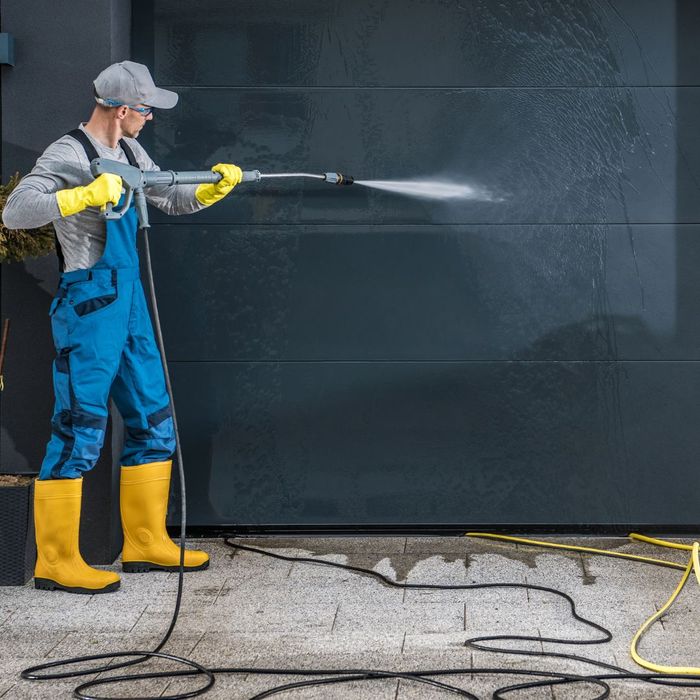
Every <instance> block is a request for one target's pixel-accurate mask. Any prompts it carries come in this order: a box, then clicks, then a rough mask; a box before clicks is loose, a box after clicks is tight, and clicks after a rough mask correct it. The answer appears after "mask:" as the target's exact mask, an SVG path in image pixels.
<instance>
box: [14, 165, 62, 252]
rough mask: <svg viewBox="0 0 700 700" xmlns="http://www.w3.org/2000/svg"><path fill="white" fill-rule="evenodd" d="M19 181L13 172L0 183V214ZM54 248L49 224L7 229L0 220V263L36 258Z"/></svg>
mask: <svg viewBox="0 0 700 700" xmlns="http://www.w3.org/2000/svg"><path fill="white" fill-rule="evenodd" d="M19 181H20V176H19V173H15V174H14V175H13V176H12V177H11V178H10V180H9V182H8V183H7V184H0V216H1V215H2V211H3V209H4V208H5V202H7V198H8V197H9V196H10V192H12V190H14V188H15V187H16V186H17V183H18V182H19ZM54 250H55V245H54V229H53V226H52V225H51V224H46V226H42V227H41V228H36V229H21V228H20V229H8V228H6V227H5V225H4V224H3V223H2V221H1V220H0V263H2V262H13V261H14V262H19V261H21V260H24V259H25V258H37V257H39V256H41V255H48V254H49V253H51V252H53V251H54Z"/></svg>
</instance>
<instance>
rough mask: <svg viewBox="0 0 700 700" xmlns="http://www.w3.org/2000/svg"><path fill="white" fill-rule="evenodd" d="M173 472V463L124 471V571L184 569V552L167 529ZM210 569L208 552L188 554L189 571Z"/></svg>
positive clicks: (186, 562)
mask: <svg viewBox="0 0 700 700" xmlns="http://www.w3.org/2000/svg"><path fill="white" fill-rule="evenodd" d="M171 468H172V462H171V461H168V462H151V463H150V464H139V465H137V466H135V467H122V472H121V487H120V497H121V503H120V509H121V514H122V528H123V529H124V549H123V550H122V568H123V569H124V571H126V572H129V573H141V572H144V571H151V570H153V569H156V570H160V571H177V570H178V569H179V567H180V548H179V547H178V546H177V545H176V544H175V543H174V542H173V541H172V540H171V539H170V537H169V535H168V532H167V530H166V529H165V516H166V512H167V509H168V496H169V494H170V470H171ZM208 566H209V555H208V554H207V553H206V552H201V551H199V550H186V551H185V571H200V570H201V569H206V568H207V567H208Z"/></svg>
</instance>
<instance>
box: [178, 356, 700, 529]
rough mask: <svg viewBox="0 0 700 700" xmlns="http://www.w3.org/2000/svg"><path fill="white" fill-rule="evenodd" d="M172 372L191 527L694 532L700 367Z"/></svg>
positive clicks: (500, 365) (301, 366)
mask: <svg viewBox="0 0 700 700" xmlns="http://www.w3.org/2000/svg"><path fill="white" fill-rule="evenodd" d="M172 372H173V377H174V388H175V397H176V404H177V409H178V414H179V419H180V424H181V430H182V438H183V445H184V449H185V452H184V458H185V460H186V464H187V467H188V474H189V479H188V484H187V487H188V492H187V496H188V524H190V525H203V524H207V525H227V524H228V525H230V524H235V523H248V524H253V525H256V524H258V525H260V524H277V525H281V524H290V523H305V524H310V525H311V524H317V525H319V524H335V525H338V524H347V523H355V524H357V523H365V524H367V523H383V524H394V525H400V524H409V523H410V524H417V523H433V524H445V523H453V524H464V525H468V524H475V523H483V524H486V523H511V524H531V525H533V524H538V523H539V524H547V523H563V524H566V523H637V524H639V523H642V524H643V523H664V524H671V525H672V524H685V525H689V524H690V522H689V520H688V514H689V513H693V512H695V510H696V508H695V501H696V500H697V498H696V494H697V493H698V488H699V487H700V472H698V470H697V469H696V468H695V467H696V464H697V454H698V452H699V451H700V434H699V433H698V431H697V430H696V429H695V428H694V426H693V425H692V424H691V422H689V421H687V420H686V419H685V418H686V416H687V415H689V414H692V413H694V412H695V408H696V402H697V396H698V394H699V393H700V368H699V367H698V366H697V365H696V364H687V363H686V364H668V363H659V362H655V363H645V362H632V363H597V362H595V363H508V362H505V363H504V362H483V363H482V362H477V363H392V362H387V363H376V362H373V363H328V362H326V363H315V362H304V363H293V362H289V363H245V362H238V363H190V362H187V363H172ZM178 397H181V398H180V399H179V400H178ZM662 474H663V478H660V475H662ZM650 484H653V485H654V486H653V490H654V498H651V499H649V498H646V497H645V495H647V494H648V492H649V488H650ZM669 503H674V504H675V508H673V509H669V507H668V504H669ZM173 522H177V519H174V520H173Z"/></svg>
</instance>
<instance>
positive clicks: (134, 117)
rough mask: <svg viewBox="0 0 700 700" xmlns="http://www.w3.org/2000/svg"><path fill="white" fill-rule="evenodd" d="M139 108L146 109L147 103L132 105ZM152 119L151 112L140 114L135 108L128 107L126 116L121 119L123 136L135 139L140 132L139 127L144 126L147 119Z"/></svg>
mask: <svg viewBox="0 0 700 700" xmlns="http://www.w3.org/2000/svg"><path fill="white" fill-rule="evenodd" d="M134 106H135V107H138V108H141V109H147V107H148V106H147V105H141V104H139V105H134ZM151 119H153V112H150V113H149V114H146V115H144V114H141V113H140V112H139V111H138V110H137V109H128V111H127V114H126V116H125V117H124V119H123V120H122V132H123V133H124V136H128V137H129V138H132V139H136V138H138V137H139V134H140V133H141V129H143V127H144V126H146V122H147V121H151Z"/></svg>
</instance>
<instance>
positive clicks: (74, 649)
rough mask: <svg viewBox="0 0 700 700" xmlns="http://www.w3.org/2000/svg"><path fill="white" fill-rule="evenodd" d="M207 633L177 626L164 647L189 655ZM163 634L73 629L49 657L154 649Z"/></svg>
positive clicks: (182, 654)
mask: <svg viewBox="0 0 700 700" xmlns="http://www.w3.org/2000/svg"><path fill="white" fill-rule="evenodd" d="M203 636H204V633H203V632H200V633H189V634H188V633H185V632H184V631H183V630H178V629H176V630H175V632H174V633H173V635H172V636H171V637H170V639H169V640H168V642H167V644H166V647H165V649H164V651H165V652H166V653H170V654H175V655H178V656H187V655H188V654H190V653H191V652H192V649H194V647H195V646H196V645H197V643H198V642H199V641H200V640H201V639H202V637H203ZM161 639H162V635H156V634H134V633H132V632H113V633H108V632H73V633H70V634H68V635H66V636H65V637H64V638H63V640H62V641H61V642H60V644H57V645H56V646H55V647H54V648H53V649H52V650H51V652H50V653H49V654H48V656H49V658H52V659H53V658H58V659H60V658H66V657H68V656H78V655H81V654H82V655H90V654H105V653H108V652H120V651H129V650H137V651H151V650H153V649H155V648H156V646H157V645H158V644H159V643H160V641H161Z"/></svg>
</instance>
